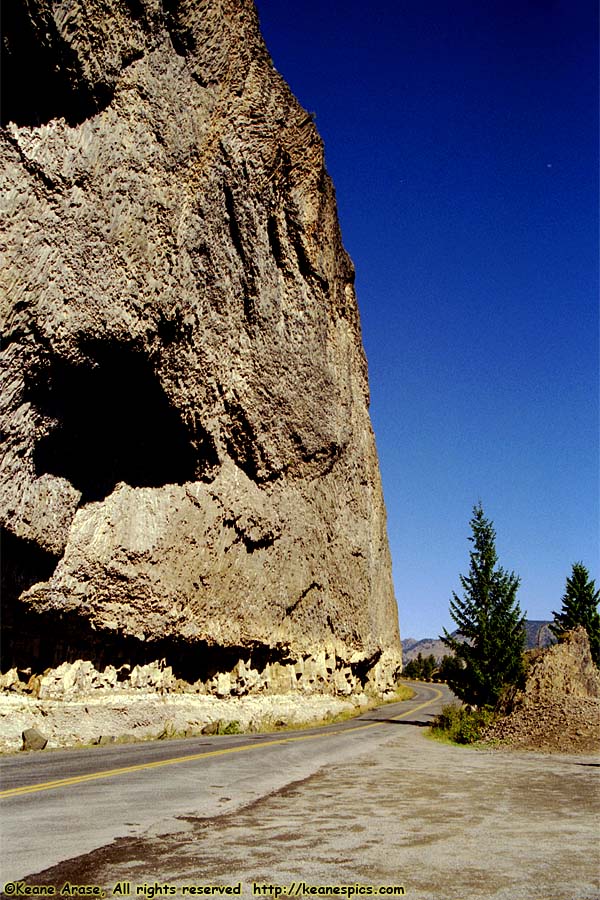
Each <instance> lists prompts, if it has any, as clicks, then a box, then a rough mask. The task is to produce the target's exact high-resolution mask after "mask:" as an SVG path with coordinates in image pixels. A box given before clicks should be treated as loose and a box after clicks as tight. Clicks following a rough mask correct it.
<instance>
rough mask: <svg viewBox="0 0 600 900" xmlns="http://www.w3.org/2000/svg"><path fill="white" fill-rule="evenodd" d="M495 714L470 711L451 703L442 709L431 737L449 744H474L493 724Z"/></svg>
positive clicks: (491, 711) (432, 727) (432, 728)
mask: <svg viewBox="0 0 600 900" xmlns="http://www.w3.org/2000/svg"><path fill="white" fill-rule="evenodd" d="M494 719H495V713H494V712H493V710H490V709H475V710H471V709H468V708H467V707H466V706H458V705H457V704H456V703H449V704H447V705H446V706H443V707H442V711H441V713H440V714H439V715H438V716H436V718H435V719H434V720H433V724H432V726H431V730H430V735H431V737H433V738H435V740H438V741H441V742H442V743H448V744H463V745H464V744H474V743H476V742H477V741H478V740H480V739H481V736H482V734H483V732H484V731H485V729H486V728H487V727H488V726H489V725H491V724H492V722H493V721H494Z"/></svg>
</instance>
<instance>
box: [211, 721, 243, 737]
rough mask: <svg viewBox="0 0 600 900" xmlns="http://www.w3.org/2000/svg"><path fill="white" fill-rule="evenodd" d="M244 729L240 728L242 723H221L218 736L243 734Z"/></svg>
mask: <svg viewBox="0 0 600 900" xmlns="http://www.w3.org/2000/svg"><path fill="white" fill-rule="evenodd" d="M241 733H242V729H241V728H240V723H239V722H237V721H234V722H219V729H218V731H217V734H241Z"/></svg>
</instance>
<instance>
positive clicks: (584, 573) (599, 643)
mask: <svg viewBox="0 0 600 900" xmlns="http://www.w3.org/2000/svg"><path fill="white" fill-rule="evenodd" d="M599 601H600V590H598V591H597V590H596V584H595V582H594V581H593V580H591V579H590V574H589V572H588V570H587V569H586V567H585V566H584V565H583V563H581V562H576V563H573V571H572V574H571V577H570V578H567V587H566V590H565V595H564V597H563V598H562V610H561V612H560V613H557V612H554V611H552V615H553V616H554V621H553V622H552V624H551V625H550V631H551V632H552V633H553V634H554V635H555V636H556V637H557V638H558V639H559V640H560V639H561V638H562V636H563V635H564V633H565V632H566V631H570V630H571V629H572V628H576V627H577V626H578V625H583V627H584V628H585V630H586V631H587V634H588V638H589V641H590V650H591V652H592V659H593V660H594V662H595V663H596V665H597V666H598V667H600V614H599V613H598V608H597V607H598V602H599Z"/></svg>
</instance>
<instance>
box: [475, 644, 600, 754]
mask: <svg viewBox="0 0 600 900" xmlns="http://www.w3.org/2000/svg"><path fill="white" fill-rule="evenodd" d="M504 712H505V713H506V716H505V717H504V718H502V719H500V720H499V721H497V722H496V723H495V724H494V725H493V726H492V727H491V728H490V729H489V730H488V731H487V733H486V735H485V740H487V741H490V740H501V741H502V742H505V743H507V744H510V745H511V746H513V747H517V748H520V747H522V748H528V749H535V750H547V751H563V752H565V753H571V752H574V751H575V752H582V753H593V752H597V751H599V750H600V672H599V671H598V669H597V668H596V666H595V665H594V663H593V661H592V657H591V655H590V645H589V641H588V638H587V634H586V631H585V629H584V628H582V627H580V628H577V629H575V630H574V631H572V632H570V633H569V634H568V636H567V638H566V640H565V641H564V642H563V643H560V644H555V645H553V646H552V647H549V648H548V649H546V650H537V651H533V652H532V654H531V656H530V668H529V671H528V673H527V679H526V683H525V688H524V689H523V690H522V691H515V692H514V693H513V694H512V696H510V697H509V698H507V700H506V704H505V708H504Z"/></svg>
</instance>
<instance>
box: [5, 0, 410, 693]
mask: <svg viewBox="0 0 600 900" xmlns="http://www.w3.org/2000/svg"><path fill="white" fill-rule="evenodd" d="M3 48H4V51H5V61H4V64H3V66H4V71H3V75H4V77H3V91H4V96H3V103H2V115H3V122H2V125H3V127H2V130H1V133H0V149H1V158H2V175H1V181H2V188H3V196H4V198H5V201H4V202H5V210H4V212H5V220H6V229H5V232H4V234H3V236H2V238H1V244H2V246H1V250H2V253H3V255H4V257H5V260H6V264H5V266H4V268H3V270H2V272H3V274H2V297H3V298H4V299H3V300H2V304H3V305H2V310H1V312H2V318H3V331H4V335H5V342H4V349H3V357H2V409H1V414H2V426H3V430H4V432H5V434H6V435H7V439H6V442H5V448H4V455H3V459H2V464H1V469H0V512H1V519H2V524H3V566H2V574H3V598H4V600H3V603H4V615H3V627H4V629H5V635H4V647H5V654H4V655H5V660H6V664H7V665H8V666H13V665H17V666H24V665H32V664H33V665H34V669H35V671H36V672H37V673H41V672H42V671H43V670H44V668H46V667H57V666H58V667H60V666H61V665H62V664H63V663H65V662H67V663H70V664H74V663H75V662H76V661H77V660H79V661H80V662H82V661H83V662H85V661H89V662H90V665H91V664H92V663H93V666H94V667H95V671H100V670H101V669H102V670H104V672H105V673H106V671H107V667H109V666H113V667H114V668H115V669H116V667H119V666H120V665H122V664H123V663H127V664H129V665H131V666H132V667H135V666H136V665H137V666H140V667H143V666H147V665H151V664H153V663H154V662H155V661H158V660H162V659H164V660H166V662H167V664H168V666H172V675H173V680H176V679H177V678H185V679H186V680H187V681H188V682H189V683H193V682H195V681H196V680H197V679H199V678H200V679H202V680H203V681H204V682H208V681H210V679H213V682H211V683H214V690H215V691H216V692H217V693H220V694H226V693H227V689H228V684H229V688H231V682H230V679H229V673H230V672H231V671H232V670H233V668H234V667H235V666H236V665H237V663H238V662H241V663H243V665H244V666H246V668H247V670H248V672H258V673H261V672H264V671H265V667H266V666H268V665H269V666H271V667H272V671H271V678H272V682H273V689H277V690H279V689H283V688H284V687H285V689H289V688H290V687H291V686H292V682H293V680H294V679H293V678H292V677H291V674H290V673H291V672H292V670H293V667H294V666H295V665H296V664H297V663H298V662H299V661H302V660H303V659H306V660H310V659H313V658H315V657H316V656H317V655H318V652H319V651H320V648H323V649H324V651H325V652H326V653H327V654H328V658H331V659H332V660H333V664H332V666H330V667H329V669H328V670H327V673H326V674H327V681H326V683H325V685H324V687H325V688H327V687H329V688H330V689H332V690H334V689H335V687H337V689H338V690H340V691H341V692H342V693H346V692H347V690H348V687H347V686H348V684H351V683H353V682H352V679H353V678H354V679H358V681H359V682H360V683H361V684H364V683H366V682H367V681H368V680H369V673H370V672H373V678H372V679H371V681H372V684H373V685H376V686H377V688H378V689H380V690H385V688H386V687H388V686H389V685H390V684H392V683H393V681H394V678H395V676H396V674H397V672H398V669H399V665H400V653H401V651H400V644H399V633H398V622H397V612H396V605H395V600H394V594H393V587H392V580H391V566H390V556H389V550H388V543H387V536H386V521H385V509H384V504H383V498H382V492H381V485H380V477H379V470H378V461H377V455H376V450H375V444H374V438H373V434H372V430H371V425H370V420H369V413H368V403H369V392H368V383H367V368H366V362H365V357H364V353H363V348H362V341H361V332H360V323H359V316H358V310H357V304H356V298H355V293H354V269H353V266H352V263H351V261H350V259H349V257H348V255H347V254H346V252H345V250H344V248H343V246H342V242H341V237H340V231H339V226H338V219H337V212H336V204H335V195H334V189H333V186H332V184H331V181H330V179H329V177H328V175H327V172H326V171H325V167H324V161H323V146H322V143H321V140H320V138H319V136H318V134H317V131H316V129H315V125H314V123H313V120H312V118H311V116H310V115H309V114H308V113H307V112H306V111H305V110H304V109H303V108H302V107H301V106H300V105H299V104H298V102H297V101H296V100H295V99H294V97H293V96H292V94H291V93H290V90H289V88H288V87H287V85H286V84H285V82H284V81H283V79H282V78H281V76H280V75H279V74H278V73H277V72H276V70H275V69H274V68H273V64H272V62H271V60H270V57H269V55H268V53H267V51H266V49H265V46H264V44H263V41H262V38H261V36H260V32H259V27H258V21H257V15H256V11H255V8H254V5H253V3H252V2H251V0H196V2H185V0H170V2H169V3H164V4H161V3H158V2H157V0H136V2H134V0H115V2H114V3H112V4H110V7H108V6H106V4H102V3H99V2H98V0H77V2H76V0H64V2H61V3H60V4H57V3H51V2H50V0H28V2H26V0H14V2H13V3H11V4H9V5H8V6H7V9H6V10H5V11H3ZM275 663H278V664H281V666H282V668H281V671H279V672H277V671H276V670H275V669H274V668H273V667H274V665H275ZM349 667H351V668H350V669H349ZM111 671H112V670H111ZM111 671H109V676H107V677H112V674H111ZM165 671H166V670H163V669H161V673H162V675H161V677H162V676H163V675H164V672H165ZM139 672H140V670H138V676H139V677H142V676H141V675H140V674H139ZM336 672H337V675H336ZM66 675H67V673H66V672H62V673H61V678H62V679H63V686H64V678H65V677H66ZM238 675H239V673H238ZM138 676H136V677H138ZM219 676H220V677H219ZM225 676H227V677H225ZM93 677H95V676H94V674H93V671H92V669H91V668H89V667H85V666H83V665H79V666H78V667H77V671H76V672H74V671H73V670H69V673H68V679H67V681H68V680H69V679H71V678H73V679H74V681H73V683H72V685H71V688H73V689H74V690H75V689H77V684H80V683H83V681H85V680H86V679H88V680H89V679H90V678H93ZM144 677H145V676H144ZM165 677H166V679H167V681H169V679H170V678H171V670H169V673H168V675H167V676H165ZM131 679H132V681H133V680H135V679H134V675H133V672H132V675H131ZM228 679H229V680H228ZM50 680H51V679H50ZM254 681H255V683H258V679H257V678H256V677H255V678H254ZM238 683H239V678H238V680H237V681H236V684H238ZM260 683H261V685H262V689H265V681H264V679H262V681H260ZM36 684H37V685H38V687H39V681H38V682H36ZM247 685H248V687H247V689H248V690H250V689H252V678H251V677H249V678H248V680H247ZM46 689H47V690H49V691H50V692H52V690H53V689H52V688H51V687H50V683H49V682H48V683H47V685H46V687H42V691H44V690H46ZM67 692H68V691H67Z"/></svg>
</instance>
